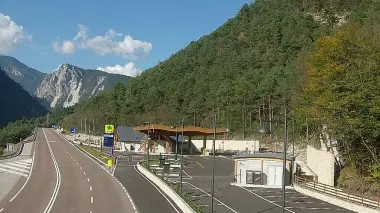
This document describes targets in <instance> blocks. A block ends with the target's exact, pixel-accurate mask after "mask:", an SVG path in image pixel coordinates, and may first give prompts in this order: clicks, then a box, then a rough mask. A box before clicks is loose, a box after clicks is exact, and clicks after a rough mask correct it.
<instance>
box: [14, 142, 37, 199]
mask: <svg viewBox="0 0 380 213" xmlns="http://www.w3.org/2000/svg"><path fill="white" fill-rule="evenodd" d="M33 143H34V148H33V157H32V165H31V166H30V172H29V175H28V177H27V178H26V181H25V183H24V185H22V187H21V189H20V190H18V192H17V193H16V194H15V196H13V197H12V199H10V200H9V202H12V201H13V200H14V199H15V198H16V197H17V195H18V194H20V192H21V191H22V190H23V189H24V187H25V186H26V184H27V183H28V181H29V178H30V176H31V175H32V172H33V165H34V157H35V156H36V146H37V144H36V142H33Z"/></svg>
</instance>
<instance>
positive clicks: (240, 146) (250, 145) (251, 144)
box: [191, 140, 260, 152]
mask: <svg viewBox="0 0 380 213" xmlns="http://www.w3.org/2000/svg"><path fill="white" fill-rule="evenodd" d="M191 142H192V143H193V145H194V146H195V147H196V148H197V149H198V150H201V148H202V146H203V140H191ZM212 142H213V141H212V140H207V141H206V150H211V149H212ZM259 148H260V144H259V141H257V140H256V141H242V140H216V141H215V149H216V150H225V151H227V150H234V151H237V150H239V151H244V150H246V149H248V151H250V152H258V151H259Z"/></svg>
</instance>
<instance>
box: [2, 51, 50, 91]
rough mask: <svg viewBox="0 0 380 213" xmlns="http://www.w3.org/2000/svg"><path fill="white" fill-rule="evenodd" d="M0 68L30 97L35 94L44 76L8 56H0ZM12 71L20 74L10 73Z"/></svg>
mask: <svg viewBox="0 0 380 213" xmlns="http://www.w3.org/2000/svg"><path fill="white" fill-rule="evenodd" d="M0 66H1V67H2V68H3V70H4V71H5V72H6V73H7V75H8V76H9V77H11V78H12V79H13V80H14V81H16V82H17V83H19V84H20V85H21V86H22V87H23V88H24V89H25V90H26V91H27V92H29V94H31V95H32V96H33V95H34V94H35V93H36V91H37V87H38V86H39V85H40V83H41V82H42V80H43V79H44V77H45V76H46V74H45V73H42V72H40V71H38V70H35V69H33V68H30V67H28V66H26V65H25V64H23V63H21V62H20V61H18V60H17V59H15V58H13V57H10V56H4V55H0ZM13 70H18V71H19V72H20V73H19V74H14V73H12V71H13Z"/></svg>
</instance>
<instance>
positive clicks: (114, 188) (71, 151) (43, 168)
mask: <svg viewBox="0 0 380 213" xmlns="http://www.w3.org/2000/svg"><path fill="white" fill-rule="evenodd" d="M34 147H35V150H34V151H35V153H34V155H33V158H32V168H31V171H30V175H29V176H28V177H27V178H26V180H25V181H23V183H18V184H16V186H15V189H14V190H11V192H10V193H9V194H8V195H7V196H5V197H4V199H3V200H2V201H1V202H0V212H1V213H8V212H9V213H14V212H28V213H48V212H65V213H66V212H81V213H82V212H90V213H96V212H99V213H103V212H109V213H120V212H126V213H136V212H137V210H136V207H135V205H134V204H133V201H132V199H131V198H130V197H129V194H127V193H128V192H127V191H126V190H124V189H123V187H122V185H121V184H120V183H118V181H117V180H116V179H115V178H114V177H113V176H111V175H110V174H108V173H107V172H106V171H105V170H104V169H103V168H102V167H100V166H99V165H98V164H97V163H96V162H95V161H94V160H92V159H91V158H89V157H88V156H86V155H84V154H83V153H82V152H81V151H79V150H78V149H77V148H76V147H74V146H73V145H72V144H70V143H69V142H68V141H66V140H65V139H63V138H62V137H61V136H60V135H59V134H57V133H56V132H55V131H54V130H52V129H39V130H38V134H37V138H36V142H35V146H34Z"/></svg>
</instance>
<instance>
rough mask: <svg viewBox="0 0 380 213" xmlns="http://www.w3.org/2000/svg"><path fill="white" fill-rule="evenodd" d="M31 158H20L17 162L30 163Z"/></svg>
mask: <svg viewBox="0 0 380 213" xmlns="http://www.w3.org/2000/svg"><path fill="white" fill-rule="evenodd" d="M32 161H33V159H32V158H29V159H25V160H20V161H18V162H23V163H32Z"/></svg>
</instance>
